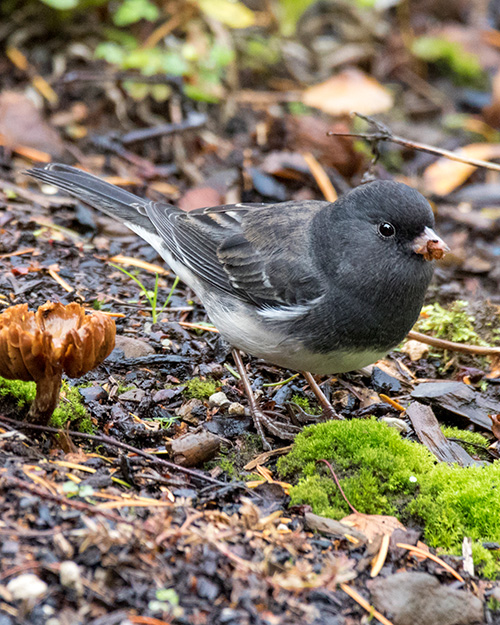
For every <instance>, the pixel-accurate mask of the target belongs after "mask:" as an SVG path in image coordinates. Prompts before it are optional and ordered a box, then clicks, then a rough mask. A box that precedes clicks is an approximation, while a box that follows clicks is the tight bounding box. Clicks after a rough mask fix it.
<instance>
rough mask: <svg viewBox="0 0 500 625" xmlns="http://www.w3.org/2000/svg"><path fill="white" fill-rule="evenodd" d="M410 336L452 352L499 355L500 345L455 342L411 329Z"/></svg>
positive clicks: (415, 339)
mask: <svg viewBox="0 0 500 625" xmlns="http://www.w3.org/2000/svg"><path fill="white" fill-rule="evenodd" d="M408 338H409V339H413V340H414V341H419V342H420V343H425V344H426V345H431V347H437V348H438V349H447V350H449V351H450V352H461V353H463V354H476V355H477V356H499V355H500V347H488V346H486V345H468V344H467V343H454V342H453V341H446V340H445V339H437V338H435V337H434V336H427V334H422V333H421V332H415V331H414V330H411V331H410V332H408Z"/></svg>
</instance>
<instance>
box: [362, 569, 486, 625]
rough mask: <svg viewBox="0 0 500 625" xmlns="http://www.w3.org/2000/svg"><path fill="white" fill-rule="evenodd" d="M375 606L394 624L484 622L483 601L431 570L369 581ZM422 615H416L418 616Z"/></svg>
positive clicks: (457, 624)
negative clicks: (430, 573) (449, 583)
mask: <svg viewBox="0 0 500 625" xmlns="http://www.w3.org/2000/svg"><path fill="white" fill-rule="evenodd" d="M369 588H370V592H371V595H372V602H373V604H374V606H375V607H376V608H377V610H379V611H380V612H382V613H383V614H385V615H387V617H388V618H389V619H390V620H391V621H392V622H393V623H394V625H415V623H417V622H418V625H436V623H439V625H472V623H483V622H484V618H483V604H482V602H481V600H480V599H478V598H477V597H476V596H474V595H473V594H472V593H471V592H467V591H465V590H457V589H455V588H452V587H451V586H445V585H444V584H440V583H439V581H438V579H437V578H436V577H434V576H433V575H429V574H428V573H417V572H403V573H395V574H394V575H389V576H388V577H385V578H381V579H377V580H374V581H373V582H372V583H369ZM417 615H418V618H417V619H416V616H417Z"/></svg>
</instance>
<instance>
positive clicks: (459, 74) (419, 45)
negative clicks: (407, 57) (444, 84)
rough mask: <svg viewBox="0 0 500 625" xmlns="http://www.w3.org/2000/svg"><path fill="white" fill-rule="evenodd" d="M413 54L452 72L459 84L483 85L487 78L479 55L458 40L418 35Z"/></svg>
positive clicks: (445, 70)
mask: <svg viewBox="0 0 500 625" xmlns="http://www.w3.org/2000/svg"><path fill="white" fill-rule="evenodd" d="M412 52H413V54H414V55H415V56H416V57H418V58H419V59H422V60H423V61H427V62H429V63H435V64H436V65H437V67H438V68H441V69H442V70H444V72H450V71H451V72H452V73H453V76H454V78H455V82H456V83H457V84H462V85H468V86H471V87H472V86H474V87H481V86H482V85H484V84H486V81H487V78H486V75H485V72H484V71H483V69H482V68H481V64H480V62H479V59H478V57H477V56H476V55H475V54H471V53H470V52H467V51H466V50H465V49H464V47H463V46H462V44H460V43H459V42H458V41H450V40H448V39H445V38H443V37H428V36H423V37H418V38H417V39H415V40H414V42H413V44H412Z"/></svg>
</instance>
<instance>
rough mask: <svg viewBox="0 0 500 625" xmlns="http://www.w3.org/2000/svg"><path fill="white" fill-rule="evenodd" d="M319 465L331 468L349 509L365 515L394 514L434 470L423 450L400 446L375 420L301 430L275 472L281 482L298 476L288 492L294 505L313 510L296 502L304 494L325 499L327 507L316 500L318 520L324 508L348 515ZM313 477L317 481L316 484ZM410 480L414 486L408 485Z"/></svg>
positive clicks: (404, 443) (413, 445)
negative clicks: (320, 491) (310, 492)
mask: <svg viewBox="0 0 500 625" xmlns="http://www.w3.org/2000/svg"><path fill="white" fill-rule="evenodd" d="M319 459H325V460H328V461H329V462H330V463H331V464H332V466H333V469H334V471H335V473H336V475H337V477H338V478H339V479H340V481H341V484H342V488H343V490H344V492H345V494H346V496H347V498H348V499H349V501H350V502H351V503H352V505H353V506H354V507H355V508H357V509H359V510H360V511H362V512H366V513H370V514H394V513H395V512H396V510H397V509H398V508H401V506H402V503H403V502H404V501H409V499H410V498H411V497H412V496H414V494H415V492H416V489H417V484H418V476H419V475H421V474H423V473H425V472H426V471H430V469H431V468H432V466H433V465H434V459H433V456H432V455H431V453H430V452H429V451H428V450H427V449H426V448H425V447H423V446H422V445H418V444H417V443H411V442H409V441H404V440H402V439H401V438H400V436H399V434H398V432H397V431H396V430H395V429H393V428H389V427H387V426H386V425H385V424H383V423H379V422H377V421H376V420H375V419H367V420H362V419H353V420H351V421H328V422H326V423H320V424H319V425H315V426H310V427H308V428H305V429H304V430H303V431H302V432H301V433H300V434H299V435H298V436H297V438H296V439H295V443H294V446H293V449H292V451H291V452H290V454H288V455H287V456H284V457H283V458H281V459H280V460H279V461H278V470H279V472H280V473H281V475H282V476H283V477H284V478H290V477H292V476H294V475H301V476H302V478H301V480H299V483H298V485H297V486H296V487H295V488H293V489H292V492H291V497H292V502H293V503H294V504H298V503H310V504H311V505H313V504H312V502H311V501H306V500H305V499H302V497H303V496H304V495H305V496H306V498H307V492H308V489H312V490H314V491H315V492H316V491H317V490H318V488H320V489H323V490H325V491H326V492H327V493H328V503H327V502H326V500H325V499H324V497H322V499H321V501H322V502H323V504H322V512H319V511H318V509H315V512H318V514H323V513H324V510H325V509H326V508H332V510H340V511H343V512H344V513H348V510H349V509H348V506H347V504H346V502H345V501H344V499H343V498H342V496H341V495H340V492H339V491H338V489H337V488H336V487H335V486H334V485H333V486H331V485H332V484H333V481H332V477H331V474H330V473H329V471H328V470H327V468H326V466H325V465H318V464H317V462H316V461H317V460H319ZM318 475H320V476H322V480H321V484H319V483H318V481H317V476H318ZM313 477H314V479H313V480H311V478H313ZM415 477H417V482H415V481H413V479H414V478H415ZM410 478H411V479H410ZM316 494H317V495H318V493H316ZM313 508H314V505H313ZM328 516H332V514H328Z"/></svg>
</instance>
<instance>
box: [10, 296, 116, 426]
mask: <svg viewBox="0 0 500 625" xmlns="http://www.w3.org/2000/svg"><path fill="white" fill-rule="evenodd" d="M115 334H116V328H115V322H114V321H113V319H111V318H110V317H107V316H106V315H104V314H103V313H99V312H95V313H92V314H90V315H86V314H85V309H84V308H82V306H80V305H79V304H75V303H73V304H68V305H67V306H64V305H63V304H59V303H57V304H53V303H52V302H47V303H46V304H44V305H43V306H40V307H39V309H38V310H37V311H36V313H34V312H30V311H29V310H28V306H27V305H26V304H21V305H19V306H12V307H11V308H7V310H5V311H4V312H3V313H2V314H0V376H2V377H4V378H7V379H9V380H24V381H34V382H36V397H35V401H34V402H33V404H32V406H31V408H30V412H29V417H28V418H29V419H30V421H33V422H36V423H43V424H46V423H47V422H48V420H49V419H50V417H51V416H52V413H53V412H54V409H55V407H56V406H57V402H58V400H59V390H60V387H61V379H62V374H63V373H65V374H66V375H67V376H69V377H70V378H78V377H80V376H82V375H84V374H85V373H87V372H88V371H90V370H91V369H93V368H94V367H97V365H99V364H100V363H101V362H102V361H103V360H104V359H105V358H106V357H107V356H109V354H110V353H111V351H112V350H113V348H114V346H115Z"/></svg>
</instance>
